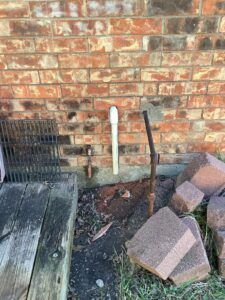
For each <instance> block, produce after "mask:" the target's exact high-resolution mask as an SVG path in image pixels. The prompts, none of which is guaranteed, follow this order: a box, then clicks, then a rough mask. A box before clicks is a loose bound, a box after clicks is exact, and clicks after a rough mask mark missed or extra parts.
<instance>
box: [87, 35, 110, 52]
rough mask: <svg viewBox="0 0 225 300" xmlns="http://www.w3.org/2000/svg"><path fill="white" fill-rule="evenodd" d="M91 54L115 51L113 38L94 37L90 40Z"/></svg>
mask: <svg viewBox="0 0 225 300" xmlns="http://www.w3.org/2000/svg"><path fill="white" fill-rule="evenodd" d="M88 44H89V47H90V51H91V52H111V51H112V50H113V38H112V37H111V36H100V37H96V36H92V37H89V38H88Z"/></svg>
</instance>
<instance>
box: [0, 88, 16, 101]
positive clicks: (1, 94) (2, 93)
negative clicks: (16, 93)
mask: <svg viewBox="0 0 225 300" xmlns="http://www.w3.org/2000/svg"><path fill="white" fill-rule="evenodd" d="M4 98H5V99H8V98H13V93H12V90H11V87H10V86H7V85H0V99H4Z"/></svg>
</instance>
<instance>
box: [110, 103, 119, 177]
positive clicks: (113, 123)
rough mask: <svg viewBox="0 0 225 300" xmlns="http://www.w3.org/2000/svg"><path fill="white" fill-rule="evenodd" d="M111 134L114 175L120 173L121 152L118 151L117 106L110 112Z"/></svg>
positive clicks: (112, 107) (111, 108)
mask: <svg viewBox="0 0 225 300" xmlns="http://www.w3.org/2000/svg"><path fill="white" fill-rule="evenodd" d="M109 116H110V123H111V134H112V161H113V174H114V175H117V174H118V173H119V151H118V110H117V108H116V106H111V107H110V111H109Z"/></svg>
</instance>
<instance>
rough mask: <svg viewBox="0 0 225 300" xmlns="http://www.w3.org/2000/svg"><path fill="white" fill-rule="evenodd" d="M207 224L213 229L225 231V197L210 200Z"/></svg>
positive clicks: (214, 197) (213, 197)
mask: <svg viewBox="0 0 225 300" xmlns="http://www.w3.org/2000/svg"><path fill="white" fill-rule="evenodd" d="M207 224H208V226H209V227H210V228H212V229H221V230H222V229H224V230H225V197H216V196H212V197H211V198H210V200H209V204H208V207H207Z"/></svg>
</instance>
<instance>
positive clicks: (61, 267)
mask: <svg viewBox="0 0 225 300" xmlns="http://www.w3.org/2000/svg"><path fill="white" fill-rule="evenodd" d="M76 206H77V182H76V176H75V175H74V174H71V175H69V178H68V179H66V180H64V181H62V182H60V183H57V184H56V185H55V187H54V188H53V189H52V191H51V194H50V200H49V205H48V209H47V212H46V216H45V220H44V223H43V228H42V234H41V238H40V241H39V246H38V252H37V257H36V261H35V266H34V271H33V275H32V280H31V285H30V289H29V294H28V299H29V300H34V299H35V300H38V299H40V300H43V299H48V300H58V299H60V300H63V299H66V298H67V285H68V277H69V270H70V259H71V248H72V239H73V226H74V220H75V215H76Z"/></svg>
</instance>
